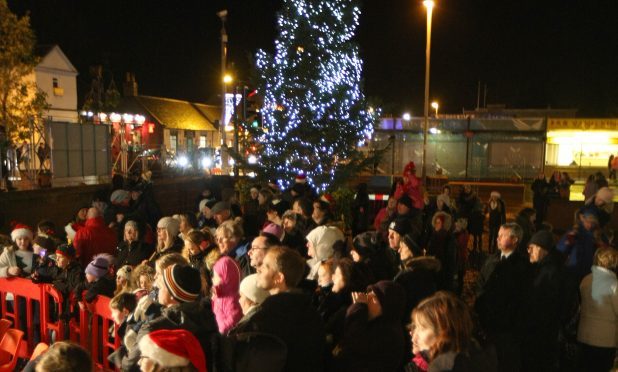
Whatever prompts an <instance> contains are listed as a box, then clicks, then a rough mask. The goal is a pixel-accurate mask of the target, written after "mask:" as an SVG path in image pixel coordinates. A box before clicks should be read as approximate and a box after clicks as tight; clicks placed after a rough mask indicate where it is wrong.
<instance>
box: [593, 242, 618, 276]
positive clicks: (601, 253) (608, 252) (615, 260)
mask: <svg viewBox="0 0 618 372" xmlns="http://www.w3.org/2000/svg"><path fill="white" fill-rule="evenodd" d="M594 265H595V266H600V267H603V268H605V269H608V270H612V271H616V269H618V251H617V250H615V249H614V248H609V247H608V248H599V249H597V251H596V253H595V254H594Z"/></svg>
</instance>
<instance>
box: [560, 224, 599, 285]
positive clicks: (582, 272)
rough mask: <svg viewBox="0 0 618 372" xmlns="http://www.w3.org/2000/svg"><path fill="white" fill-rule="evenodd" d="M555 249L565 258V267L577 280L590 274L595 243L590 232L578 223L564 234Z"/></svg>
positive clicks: (595, 248)
mask: <svg viewBox="0 0 618 372" xmlns="http://www.w3.org/2000/svg"><path fill="white" fill-rule="evenodd" d="M556 248H558V251H560V252H561V253H562V254H563V255H564V256H565V257H566V267H567V268H568V269H569V271H571V272H572V273H573V274H574V275H575V276H576V278H577V280H581V279H583V278H584V277H585V276H586V275H588V274H589V273H590V268H591V267H592V260H593V258H594V253H595V252H596V250H597V243H596V239H595V237H594V234H593V232H592V231H588V230H586V229H585V228H584V226H583V225H582V224H581V223H579V225H578V227H577V228H576V229H574V230H571V231H570V232H568V233H566V234H565V235H564V236H563V237H562V238H561V239H560V241H559V242H558V244H557V246H556Z"/></svg>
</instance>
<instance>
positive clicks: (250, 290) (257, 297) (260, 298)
mask: <svg viewBox="0 0 618 372" xmlns="http://www.w3.org/2000/svg"><path fill="white" fill-rule="evenodd" d="M239 293H240V294H242V295H243V296H245V297H247V298H248V299H249V300H251V302H253V303H255V304H257V305H259V304H261V303H262V302H264V300H265V299H266V297H268V296H269V295H270V294H269V293H268V291H267V290H265V289H262V288H259V287H258V286H257V274H251V275H249V276H246V277H245V278H244V279H243V280H242V282H240V289H239Z"/></svg>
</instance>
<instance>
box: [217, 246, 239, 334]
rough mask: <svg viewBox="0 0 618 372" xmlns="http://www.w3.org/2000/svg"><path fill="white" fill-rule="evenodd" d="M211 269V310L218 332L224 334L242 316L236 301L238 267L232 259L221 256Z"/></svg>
mask: <svg viewBox="0 0 618 372" xmlns="http://www.w3.org/2000/svg"><path fill="white" fill-rule="evenodd" d="M212 271H213V276H212V285H213V286H212V310H213V312H214V313H215V316H216V319H217V324H218V326H219V332H220V333H221V334H222V335H224V334H226V333H227V332H228V331H229V330H230V329H231V328H232V327H233V326H234V325H235V324H236V323H238V321H239V320H240V319H241V318H242V309H241V307H240V304H239V303H238V299H239V295H238V288H239V286H240V268H239V267H238V264H236V261H234V259H232V258H230V257H227V256H222V257H221V258H219V261H217V263H216V264H215V266H214V267H213V270H212Z"/></svg>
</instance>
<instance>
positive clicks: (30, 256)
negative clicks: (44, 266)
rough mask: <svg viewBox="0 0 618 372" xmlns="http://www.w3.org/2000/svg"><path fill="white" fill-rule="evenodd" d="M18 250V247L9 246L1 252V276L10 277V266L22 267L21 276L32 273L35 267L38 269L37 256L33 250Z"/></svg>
mask: <svg viewBox="0 0 618 372" xmlns="http://www.w3.org/2000/svg"><path fill="white" fill-rule="evenodd" d="M17 251H18V249H17V248H14V247H7V248H5V249H4V250H3V251H2V254H0V278H7V277H9V267H19V268H20V269H22V273H21V275H20V276H26V275H28V274H30V273H32V269H33V267H34V268H35V269H36V257H35V255H34V253H33V252H32V251H20V252H19V254H17V253H16V252H17ZM18 256H19V258H18ZM37 257H38V256H37ZM18 261H19V262H18Z"/></svg>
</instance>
